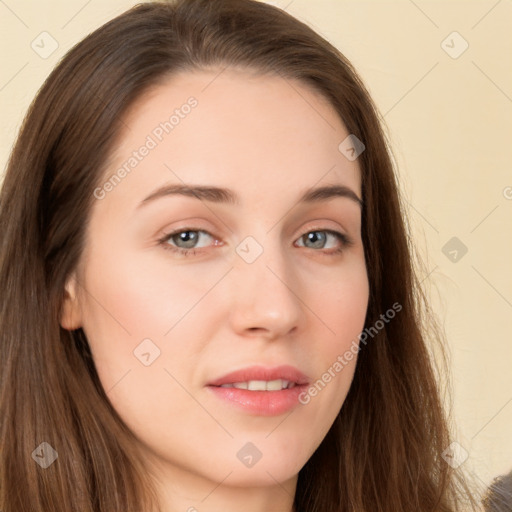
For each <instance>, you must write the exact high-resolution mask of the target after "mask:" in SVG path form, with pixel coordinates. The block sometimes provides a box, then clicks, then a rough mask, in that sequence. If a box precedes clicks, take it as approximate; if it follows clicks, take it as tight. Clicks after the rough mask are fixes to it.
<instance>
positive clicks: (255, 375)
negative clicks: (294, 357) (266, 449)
mask: <svg viewBox="0 0 512 512" xmlns="http://www.w3.org/2000/svg"><path fill="white" fill-rule="evenodd" d="M308 383H309V379H308V377H307V376H306V375H305V374H303V373H302V372H300V371H299V370H298V369H297V368H295V367H293V366H288V365H284V366H279V367H275V368H266V367H262V366H253V367H250V368H245V369H242V370H238V371H235V372H232V373H229V374H227V375H224V376H223V377H220V378H218V379H216V380H214V381H212V382H210V383H209V384H207V386H206V387H207V389H209V390H210V391H211V392H212V393H213V394H214V395H215V396H216V397H217V398H220V399H221V400H222V402H223V403H224V404H227V405H228V406H232V407H235V408H236V409H238V410H240V411H242V412H244V413H246V414H252V415H256V416H276V415H279V414H283V413H285V412H287V411H289V410H291V409H293V408H294V407H296V406H297V405H298V404H299V395H300V394H301V393H302V392H303V391H304V390H305V389H306V388H307V386H308Z"/></svg>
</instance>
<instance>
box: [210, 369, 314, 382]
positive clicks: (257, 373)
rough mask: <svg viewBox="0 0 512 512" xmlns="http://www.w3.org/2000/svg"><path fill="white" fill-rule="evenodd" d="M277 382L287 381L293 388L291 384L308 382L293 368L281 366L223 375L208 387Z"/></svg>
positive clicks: (304, 376) (305, 377) (306, 378)
mask: <svg viewBox="0 0 512 512" xmlns="http://www.w3.org/2000/svg"><path fill="white" fill-rule="evenodd" d="M277 380H281V381H287V382H288V386H287V387H293V386H292V384H294V385H296V386H302V385H305V384H308V382H309V379H308V377H307V376H306V375H304V374H303V373H302V372H301V371H299V370H298V369H297V368H295V367H294V366H290V365H282V366H277V367H274V368H266V367H264V366H251V367H248V368H243V369H241V370H237V371H234V372H231V373H228V374H226V375H223V376H222V377H219V378H218V379H215V380H213V381H211V382H209V383H208V386H223V385H229V384H231V385H233V384H236V383H241V382H247V383H249V382H251V381H253V382H254V381H259V382H262V381H265V382H272V381H277Z"/></svg>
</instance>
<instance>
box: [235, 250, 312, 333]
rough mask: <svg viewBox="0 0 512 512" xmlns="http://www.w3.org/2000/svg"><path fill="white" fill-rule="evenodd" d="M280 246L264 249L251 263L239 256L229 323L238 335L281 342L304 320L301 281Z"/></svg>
mask: <svg viewBox="0 0 512 512" xmlns="http://www.w3.org/2000/svg"><path fill="white" fill-rule="evenodd" d="M277 245H278V244H276V247H275V248H270V247H264V248H263V253H262V254H261V255H260V256H259V257H258V258H257V259H256V260H255V261H253V262H252V263H248V262H247V261H246V260H244V259H243V258H242V257H239V256H238V255H236V258H235V264H234V269H233V271H232V272H231V287H232V288H231V308H230V309H231V313H230V323H231V327H232V329H233V330H234V331H235V332H236V333H237V334H240V335H242V336H248V335H249V336H253V337H258V338H261V337H264V338H266V339H269V340H274V339H279V338H283V337H286V336H289V335H290V334H291V333H292V332H294V331H295V330H297V329H298V327H299V324H300V322H301V321H303V319H304V318H305V316H304V310H303V303H302V301H301V298H300V290H299V289H298V288H299V286H300V280H299V279H298V278H297V276H296V275H294V272H293V267H291V265H290V262H289V261H287V260H286V255H283V251H282V249H281V248H277Z"/></svg>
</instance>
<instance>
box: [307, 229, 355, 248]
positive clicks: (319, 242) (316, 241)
mask: <svg viewBox="0 0 512 512" xmlns="http://www.w3.org/2000/svg"><path fill="white" fill-rule="evenodd" d="M319 235H320V236H319ZM329 237H331V238H334V239H337V241H338V243H339V242H341V244H342V245H347V244H348V238H347V237H346V236H345V235H343V234H342V233H338V232H337V231H331V230H328V229H322V230H316V231H309V232H308V233H305V234H304V235H302V236H301V237H300V238H299V240H304V241H305V242H306V243H310V242H311V244H312V245H311V246H306V245H304V246H303V247H308V248H309V249H330V248H332V247H324V244H325V243H326V241H327V240H328V238H329ZM299 247H301V246H299ZM335 248H336V244H335V246H334V249H335Z"/></svg>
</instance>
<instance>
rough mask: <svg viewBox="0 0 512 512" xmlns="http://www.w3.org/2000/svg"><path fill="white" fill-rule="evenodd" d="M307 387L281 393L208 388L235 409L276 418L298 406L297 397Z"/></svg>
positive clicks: (298, 386) (284, 390)
mask: <svg viewBox="0 0 512 512" xmlns="http://www.w3.org/2000/svg"><path fill="white" fill-rule="evenodd" d="M306 388H307V385H305V384H304V385H296V386H294V387H293V388H291V389H282V390H281V391H249V390H247V389H238V388H223V387H220V386H208V389H210V390H211V391H212V392H213V393H214V394H215V395H216V396H218V397H219V398H221V399H223V400H226V401H227V402H229V403H231V404H232V405H234V406H235V407H237V408H239V409H241V410H243V411H245V412H248V413H252V414H256V415H258V416H278V415H279V414H284V413H285V412H288V411H289V410H291V409H293V408H294V407H296V406H297V405H298V404H299V395H300V394H301V393H302V392H303V391H304V390H305V389H306Z"/></svg>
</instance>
